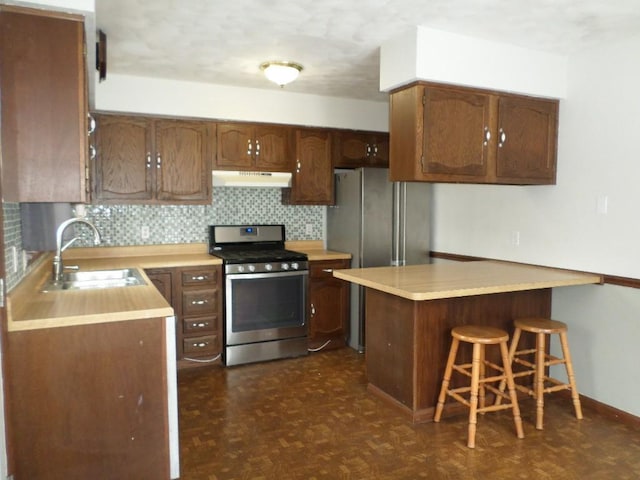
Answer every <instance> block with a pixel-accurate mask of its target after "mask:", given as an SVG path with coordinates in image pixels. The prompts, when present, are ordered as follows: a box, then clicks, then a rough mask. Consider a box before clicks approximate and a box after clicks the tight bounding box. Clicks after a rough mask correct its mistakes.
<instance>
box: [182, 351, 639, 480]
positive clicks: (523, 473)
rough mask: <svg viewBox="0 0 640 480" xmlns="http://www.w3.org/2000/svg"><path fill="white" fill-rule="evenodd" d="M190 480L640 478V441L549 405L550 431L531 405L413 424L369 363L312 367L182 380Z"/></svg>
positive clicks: (270, 366)
mask: <svg viewBox="0 0 640 480" xmlns="http://www.w3.org/2000/svg"><path fill="white" fill-rule="evenodd" d="M178 384H179V405H180V442H181V448H180V454H181V472H182V475H181V479H182V480H272V479H274V480H276V479H277V480H281V479H296V480H297V479H307V480H325V479H326V480H356V479H421V478H426V479H529V478H530V479H537V480H546V479H554V480H555V479H559V480H571V479H607V480H608V479H616V480H622V479H639V478H640V432H638V431H637V430H636V429H634V428H633V427H630V426H625V425H623V424H620V423H617V422H615V421H612V420H610V419H607V418H604V417H601V416H598V415H597V414H596V413H595V412H593V411H591V410H587V409H585V411H584V414H585V418H584V419H583V420H581V421H578V420H576V419H575V417H574V416H573V409H572V406H571V403H570V401H568V400H566V399H562V398H558V397H557V396H555V397H554V396H553V395H550V396H547V404H546V408H545V430H544V431H537V430H536V429H535V427H534V421H535V420H534V415H535V413H534V412H535V405H534V404H533V403H532V402H531V401H530V400H525V401H523V402H522V403H521V410H522V414H523V420H524V422H525V424H524V429H525V438H524V439H523V440H518V439H517V438H516V436H515V433H514V427H513V422H512V419H511V416H510V412H509V411H504V412H494V413H488V414H486V415H484V416H483V417H481V418H479V422H478V433H477V436H476V444H477V446H476V448H475V449H473V450H472V449H469V448H467V447H466V435H467V423H466V418H464V417H455V418H445V419H443V420H442V422H441V423H440V424H434V423H429V424H420V425H412V424H411V423H410V422H409V421H408V420H407V419H406V418H405V417H402V416H400V415H398V414H397V413H396V412H395V410H393V409H392V408H390V407H389V406H387V405H386V404H384V403H383V402H382V401H380V400H378V399H377V398H375V397H373V396H372V395H371V394H370V393H368V392H367V391H366V378H365V366H364V356H363V355H360V354H358V353H356V352H355V351H353V350H351V349H349V348H344V349H341V350H334V351H328V352H322V353H316V354H313V355H310V356H308V357H303V358H297V359H289V360H278V361H274V362H267V363H261V364H251V365H243V366H237V367H231V368H226V369H225V368H218V367H216V368H202V369H197V370H192V371H182V372H180V374H179V380H178Z"/></svg>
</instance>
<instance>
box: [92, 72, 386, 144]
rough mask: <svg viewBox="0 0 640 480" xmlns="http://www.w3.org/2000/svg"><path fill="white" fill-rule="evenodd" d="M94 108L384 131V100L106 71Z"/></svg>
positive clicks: (97, 91) (98, 87)
mask: <svg viewBox="0 0 640 480" xmlns="http://www.w3.org/2000/svg"><path fill="white" fill-rule="evenodd" d="M95 109H96V110H102V111H120V112H137V113H147V114H159V115H175V116H187V117H201V118H215V119H227V120H245V121H256V122H268V123H288V124H294V125H310V126H318V127H333V128H352V129H362V130H374V131H382V132H386V131H388V130H389V113H388V112H389V106H388V103H387V102H371V101H365V100H351V99H345V98H336V97H322V96H319V95H306V94H300V93H290V92H287V90H286V87H285V88H284V89H279V88H278V87H276V86H274V88H270V89H255V88H240V87H233V86H224V85H211V84H205V83H195V82H185V81H177V80H166V79H159V78H146V77H134V76H129V75H116V74H111V73H107V79H106V81H104V82H102V83H97V84H96V98H95Z"/></svg>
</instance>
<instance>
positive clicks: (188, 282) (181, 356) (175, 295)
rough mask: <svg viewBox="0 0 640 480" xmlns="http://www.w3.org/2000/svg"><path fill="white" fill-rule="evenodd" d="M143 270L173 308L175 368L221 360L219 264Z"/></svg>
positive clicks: (220, 286) (220, 276)
mask: <svg viewBox="0 0 640 480" xmlns="http://www.w3.org/2000/svg"><path fill="white" fill-rule="evenodd" d="M145 273H146V274H147V276H148V277H149V279H150V280H151V281H152V282H153V284H154V285H155V286H156V288H157V289H158V290H159V291H160V293H162V294H163V296H164V297H165V298H166V299H167V301H168V302H169V303H170V304H171V306H172V307H173V310H174V312H175V315H176V360H177V362H178V369H183V368H188V367H194V366H201V365H207V364H214V363H215V364H221V363H222V360H221V353H222V268H221V267H219V266H210V265H204V266H195V267H178V268H159V269H149V270H146V271H145Z"/></svg>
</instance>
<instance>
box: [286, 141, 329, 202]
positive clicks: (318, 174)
mask: <svg viewBox="0 0 640 480" xmlns="http://www.w3.org/2000/svg"><path fill="white" fill-rule="evenodd" d="M295 144H296V164H295V170H294V173H293V185H292V187H291V189H290V190H289V189H285V190H286V191H287V193H286V194H285V202H289V203H292V204H299V205H331V204H333V203H334V195H333V186H334V184H333V181H334V180H333V166H332V162H331V134H330V133H329V131H327V130H321V129H299V130H296V133H295ZM287 195H288V198H287Z"/></svg>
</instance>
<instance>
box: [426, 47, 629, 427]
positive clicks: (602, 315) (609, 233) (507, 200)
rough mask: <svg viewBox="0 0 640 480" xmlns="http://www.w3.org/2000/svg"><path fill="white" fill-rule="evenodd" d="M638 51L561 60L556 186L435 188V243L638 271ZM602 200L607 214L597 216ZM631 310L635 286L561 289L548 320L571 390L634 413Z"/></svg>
mask: <svg viewBox="0 0 640 480" xmlns="http://www.w3.org/2000/svg"><path fill="white" fill-rule="evenodd" d="M638 51H640V36H637V37H635V38H633V39H629V40H627V41H625V42H621V43H617V44H611V45H604V46H601V47H600V48H599V49H598V50H592V51H588V52H583V53H580V54H576V55H573V56H572V57H570V59H569V72H568V91H567V97H566V99H564V100H562V101H561V105H560V128H559V148H558V177H557V185H555V186H543V187H535V186H533V187H532V186H529V187H511V186H490V185H436V186H435V188H434V206H433V221H434V224H433V232H434V233H433V235H434V238H433V241H432V244H433V249H434V250H436V251H443V252H453V253H459V254H467V255H474V256H483V257H492V258H501V259H506V260H515V261H521V262H527V263H535V264H542V265H550V266H556V267H566V268H574V269H579V270H587V271H594V272H600V273H607V274H612V275H621V276H627V277H633V278H640V248H639V240H640V222H638V220H637V219H638V212H637V209H638V208H639V207H640V188H638V179H639V178H640V161H638V160H640V158H639V157H638V147H637V143H638V142H637V138H638V132H639V131H640V129H639V127H640V120H639V119H640V96H638V94H637V85H639V84H640V63H639V62H637V61H636V59H637V52H638ZM604 197H606V198H607V200H608V213H606V214H603V213H599V212H598V203H599V202H600V204H601V205H602V203H603V202H602V199H603V198H604ZM513 232H519V233H520V245H519V246H515V245H513V242H512V238H513ZM637 312H640V290H637V289H629V288H625V287H615V286H606V287H580V288H579V287H568V288H560V289H556V290H555V291H554V295H553V314H554V316H557V317H558V319H561V320H563V321H566V322H567V323H568V324H569V328H570V332H569V335H570V337H569V339H570V344H571V346H572V350H574V351H575V353H574V356H576V357H577V358H576V369H577V378H578V388H579V390H580V392H581V393H583V394H585V395H587V396H589V397H591V398H594V399H596V400H598V401H602V402H603V403H606V404H608V405H612V406H614V407H617V408H620V409H622V410H625V411H628V412H630V413H632V414H634V415H640V403H639V402H637V401H633V399H637V398H639V397H640V373H639V371H638V370H637V369H634V368H633V367H632V366H633V365H635V363H636V361H637V352H638V345H637V341H638V339H639V336H638V324H639V323H640V322H639V320H638V315H637ZM622 372H624V376H625V381H624V382H623V381H622V378H621V376H622Z"/></svg>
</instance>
